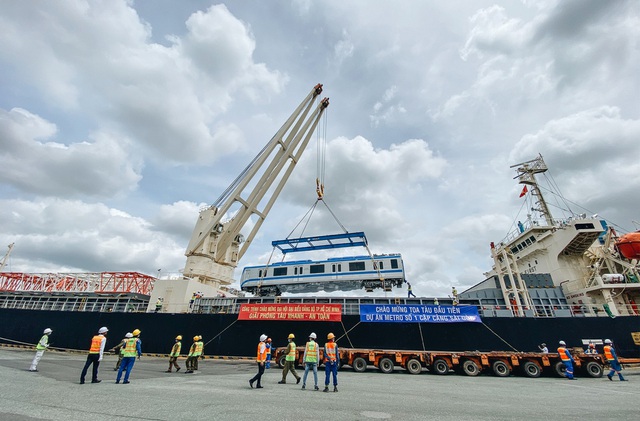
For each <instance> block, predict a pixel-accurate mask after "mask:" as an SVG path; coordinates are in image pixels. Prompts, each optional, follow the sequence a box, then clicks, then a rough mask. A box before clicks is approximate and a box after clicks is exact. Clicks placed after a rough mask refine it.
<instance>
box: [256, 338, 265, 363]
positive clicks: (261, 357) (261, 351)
mask: <svg viewBox="0 0 640 421" xmlns="http://www.w3.org/2000/svg"><path fill="white" fill-rule="evenodd" d="M266 360H267V347H266V346H265V344H264V342H260V343H258V352H257V354H256V361H257V362H259V363H263V362H265V361H266Z"/></svg>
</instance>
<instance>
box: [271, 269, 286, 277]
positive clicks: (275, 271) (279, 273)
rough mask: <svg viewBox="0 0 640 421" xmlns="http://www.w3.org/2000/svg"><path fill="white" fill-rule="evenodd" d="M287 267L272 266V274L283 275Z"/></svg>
mask: <svg viewBox="0 0 640 421" xmlns="http://www.w3.org/2000/svg"><path fill="white" fill-rule="evenodd" d="M286 274H287V268H273V276H285V275H286Z"/></svg>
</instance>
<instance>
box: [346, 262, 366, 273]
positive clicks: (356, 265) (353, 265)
mask: <svg viewBox="0 0 640 421" xmlns="http://www.w3.org/2000/svg"><path fill="white" fill-rule="evenodd" d="M357 270H364V262H349V272H355V271H357Z"/></svg>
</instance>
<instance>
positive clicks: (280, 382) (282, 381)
mask: <svg viewBox="0 0 640 421" xmlns="http://www.w3.org/2000/svg"><path fill="white" fill-rule="evenodd" d="M278 384H287V382H285V381H284V380H280V381H279V382H278Z"/></svg>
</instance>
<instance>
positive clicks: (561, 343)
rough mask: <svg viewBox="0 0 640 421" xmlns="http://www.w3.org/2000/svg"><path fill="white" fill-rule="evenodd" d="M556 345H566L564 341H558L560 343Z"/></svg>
mask: <svg viewBox="0 0 640 421" xmlns="http://www.w3.org/2000/svg"><path fill="white" fill-rule="evenodd" d="M558 345H562V346H565V345H567V343H566V342H565V341H560V342H558Z"/></svg>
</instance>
